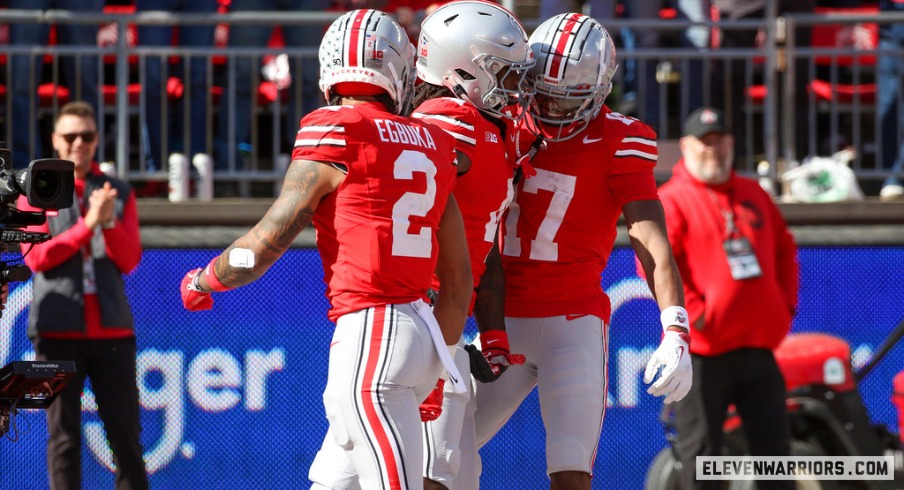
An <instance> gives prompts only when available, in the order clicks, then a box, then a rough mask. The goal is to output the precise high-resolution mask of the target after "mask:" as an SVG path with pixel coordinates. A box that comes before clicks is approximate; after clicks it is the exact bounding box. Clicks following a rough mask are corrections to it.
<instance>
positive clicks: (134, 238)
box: [103, 192, 141, 274]
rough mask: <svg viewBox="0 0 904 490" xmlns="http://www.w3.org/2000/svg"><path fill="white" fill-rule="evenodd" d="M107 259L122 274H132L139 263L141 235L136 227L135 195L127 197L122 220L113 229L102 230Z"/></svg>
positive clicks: (136, 205)
mask: <svg viewBox="0 0 904 490" xmlns="http://www.w3.org/2000/svg"><path fill="white" fill-rule="evenodd" d="M103 233H104V242H106V252H107V257H109V258H110V260H112V261H113V263H114V264H116V268H117V269H119V271H120V272H122V273H123V274H128V273H130V272H132V271H133V270H134V269H135V267H137V266H138V263H139V262H140V261H141V233H140V231H139V227H138V204H137V203H136V201H135V193H134V192H133V193H132V194H131V195H129V199H128V200H126V205H125V208H124V209H123V213H122V219H120V220H117V221H116V226H114V227H113V228H108V229H104V231H103Z"/></svg>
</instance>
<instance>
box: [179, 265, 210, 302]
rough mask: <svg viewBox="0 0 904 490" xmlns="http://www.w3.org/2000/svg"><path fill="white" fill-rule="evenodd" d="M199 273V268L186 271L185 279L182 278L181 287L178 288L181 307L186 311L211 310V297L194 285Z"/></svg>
mask: <svg viewBox="0 0 904 490" xmlns="http://www.w3.org/2000/svg"><path fill="white" fill-rule="evenodd" d="M201 271H202V269H201V268H197V269H194V270H191V271H188V273H187V274H185V277H183V278H182V285H181V286H180V287H179V292H181V293H182V306H184V307H185V309H186V310H188V311H201V310H209V309H211V308H213V297H211V296H210V293H206V292H204V291H201V290H200V289H198V287H197V286H196V283H195V281H196V280H197V277H198V274H200V273H201Z"/></svg>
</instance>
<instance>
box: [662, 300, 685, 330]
mask: <svg viewBox="0 0 904 490" xmlns="http://www.w3.org/2000/svg"><path fill="white" fill-rule="evenodd" d="M659 321H660V322H661V323H662V330H663V331H665V330H667V329H668V328H669V327H671V326H673V325H674V326H676V327H682V328H684V329H685V330H687V331H690V324H689V323H688V321H687V310H685V309H684V308H682V307H680V306H669V307H668V308H666V309H664V310H662V313H660V314H659Z"/></svg>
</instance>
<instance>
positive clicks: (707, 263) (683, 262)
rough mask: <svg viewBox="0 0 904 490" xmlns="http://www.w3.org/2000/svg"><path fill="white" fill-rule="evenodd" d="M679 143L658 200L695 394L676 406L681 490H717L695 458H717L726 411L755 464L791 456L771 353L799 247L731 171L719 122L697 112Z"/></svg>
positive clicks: (791, 296) (786, 318)
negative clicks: (734, 416) (700, 477)
mask: <svg viewBox="0 0 904 490" xmlns="http://www.w3.org/2000/svg"><path fill="white" fill-rule="evenodd" d="M684 135H685V136H684V137H682V138H681V140H680V148H681V155H682V159H681V160H680V161H679V162H678V163H677V164H676V165H675V168H674V171H673V172H674V173H673V175H672V178H671V180H669V181H668V182H667V183H665V184H664V185H663V186H662V187H661V188H660V190H659V198H660V200H661V201H662V205H663V207H664V208H665V217H666V225H667V228H668V237H669V242H670V243H671V244H672V251H673V253H674V255H675V261H676V262H677V263H678V268H679V270H680V271H681V277H682V279H683V283H684V297H685V302H686V305H687V311H688V316H689V320H690V327H691V328H690V334H691V344H690V345H691V347H690V348H691V355H692V362H693V373H694V378H693V384H692V385H691V390H690V393H689V394H688V395H687V396H686V397H685V398H684V399H682V400H680V401H678V402H677V403H675V404H674V405H673V409H674V413H675V424H676V428H677V432H678V437H677V452H678V457H679V459H680V460H681V462H682V463H683V464H682V468H683V469H682V471H681V474H680V481H681V488H707V487H706V485H707V484H715V485H718V484H720V483H721V482H718V481H709V482H707V481H699V482H695V481H694V477H695V467H696V465H695V464H694V463H695V457H696V456H719V455H721V446H722V424H723V422H724V421H725V416H726V412H727V410H728V406H729V405H731V404H732V403H733V404H735V406H736V408H737V411H738V414H739V415H740V416H741V419H742V421H743V424H744V426H745V430H744V432H745V434H746V435H747V442H748V444H749V449H750V454H751V455H754V456H787V455H788V454H789V441H788V439H789V429H788V422H787V417H786V413H785V383H784V379H783V378H782V374H781V372H780V371H779V369H778V365H777V364H776V362H775V357H774V356H773V350H774V349H775V348H776V347H777V346H778V344H779V343H780V342H781V341H782V339H783V338H784V337H785V335H786V334H787V333H788V330H789V329H790V327H791V319H792V317H793V316H794V310H795V308H796V307H797V289H798V274H797V272H798V265H797V247H796V245H795V243H794V239H793V237H792V236H791V234H790V233H789V232H788V229H787V226H786V225H785V221H784V219H783V218H782V215H781V214H780V212H779V210H778V208H777V207H776V206H775V204H774V203H773V202H772V199H771V198H770V197H769V195H768V194H766V192H765V191H763V189H762V188H760V186H759V184H758V183H757V182H756V181H754V180H752V179H748V178H744V177H740V176H738V175H736V174H735V173H734V172H733V171H732V164H733V162H734V158H733V153H734V137H733V136H732V135H731V132H730V129H729V128H728V126H727V125H726V124H725V119H724V116H723V115H722V113H720V112H719V111H717V110H715V109H711V108H702V109H698V110H697V111H695V112H693V113H692V114H691V115H690V116H689V117H688V119H687V120H686V121H685V123H684ZM789 484H790V486H789ZM758 485H759V486H758V488H760V489H764V488H793V487H794V482H790V481H761V482H758Z"/></svg>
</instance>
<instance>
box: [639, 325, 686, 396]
mask: <svg viewBox="0 0 904 490" xmlns="http://www.w3.org/2000/svg"><path fill="white" fill-rule="evenodd" d="M690 341H691V338H690V336H689V335H688V334H686V333H684V332H677V331H675V330H667V331H666V332H665V335H663V337H662V343H660V344H659V348H658V349H656V351H655V352H653V355H652V356H650V361H649V362H648V363H647V369H646V371H644V375H643V382H644V383H648V384H649V383H651V382H652V381H653V378H655V377H656V373H657V372H659V370H660V369H662V372H660V374H659V379H658V380H656V382H655V383H653V384H652V385H651V386H650V387H649V388H648V389H647V393H649V394H651V395H653V396H662V395H666V397H665V400H664V403H672V402H677V401H678V400H681V399H682V398H684V397H685V395H687V393H688V392H689V391H690V390H691V382H692V381H691V380H692V379H693V368H691V352H690V345H689V344H690Z"/></svg>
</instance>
